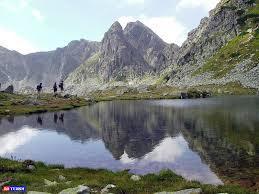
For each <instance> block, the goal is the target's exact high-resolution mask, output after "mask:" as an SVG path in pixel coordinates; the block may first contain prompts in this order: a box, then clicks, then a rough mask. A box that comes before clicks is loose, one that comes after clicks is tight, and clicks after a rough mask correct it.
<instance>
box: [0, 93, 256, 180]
mask: <svg viewBox="0 0 259 194" xmlns="http://www.w3.org/2000/svg"><path fill="white" fill-rule="evenodd" d="M258 139H259V97H250V96H243V97H224V98H209V99H197V100H159V101H114V102H102V103H98V104H95V105H92V106H89V107H83V108H80V109H76V110H71V111H62V112H56V113H45V114H38V115H31V116H17V117H6V118H2V119H0V156H2V157H8V158H12V157H15V158H17V159H33V160H39V161H44V162H46V163H54V164H57V163H61V164H65V166H66V167H89V168H107V169H110V170H114V171H116V170H122V169H131V172H133V173H138V174H146V173H151V172H159V171H160V170H162V169H171V170H173V171H174V172H176V173H177V174H179V175H182V176H183V177H185V178H187V179H190V180H198V181H200V182H203V183H212V184H222V178H221V177H224V176H230V177H231V178H232V179H235V178H237V177H238V178H242V177H244V178H246V179H247V178H248V179H253V178H255V177H258V174H257V172H258V169H259V166H258V164H259V160H258V154H259V142H258Z"/></svg>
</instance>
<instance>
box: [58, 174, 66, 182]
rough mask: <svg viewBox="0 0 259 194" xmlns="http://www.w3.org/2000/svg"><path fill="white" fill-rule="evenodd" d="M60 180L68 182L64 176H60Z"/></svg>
mask: <svg viewBox="0 0 259 194" xmlns="http://www.w3.org/2000/svg"><path fill="white" fill-rule="evenodd" d="M58 179H59V180H60V181H65V180H66V177H64V176H62V175H59V176H58Z"/></svg>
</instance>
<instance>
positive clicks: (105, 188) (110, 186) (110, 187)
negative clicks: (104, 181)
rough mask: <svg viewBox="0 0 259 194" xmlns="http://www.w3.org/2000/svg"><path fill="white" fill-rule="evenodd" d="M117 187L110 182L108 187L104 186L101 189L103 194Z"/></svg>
mask: <svg viewBox="0 0 259 194" xmlns="http://www.w3.org/2000/svg"><path fill="white" fill-rule="evenodd" d="M115 187H116V186H115V185H113V184H109V185H107V186H106V187H104V188H103V189H102V190H101V194H106V193H109V190H110V189H112V188H115Z"/></svg>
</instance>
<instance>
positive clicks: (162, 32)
mask: <svg viewBox="0 0 259 194" xmlns="http://www.w3.org/2000/svg"><path fill="white" fill-rule="evenodd" d="M136 20H139V21H141V22H142V23H143V24H145V25H146V26H148V27H149V28H150V29H152V30H153V31H154V32H155V33H156V34H157V35H158V36H160V37H161V38H162V39H163V40H164V41H165V42H168V43H176V44H178V45H181V44H182V43H183V41H185V40H186V38H187V33H188V30H187V28H186V27H185V26H184V25H183V24H182V23H181V22H179V21H178V20H177V19H176V18H175V17H173V16H171V17H147V16H145V15H141V16H139V17H134V16H122V17H120V18H118V21H119V22H120V23H121V25H122V26H123V27H125V26H126V25H127V23H128V22H135V21H136Z"/></svg>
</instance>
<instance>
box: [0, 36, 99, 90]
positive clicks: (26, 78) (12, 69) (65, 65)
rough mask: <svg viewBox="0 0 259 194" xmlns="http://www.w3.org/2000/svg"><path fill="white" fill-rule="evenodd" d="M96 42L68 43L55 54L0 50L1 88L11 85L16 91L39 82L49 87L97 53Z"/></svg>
mask: <svg viewBox="0 0 259 194" xmlns="http://www.w3.org/2000/svg"><path fill="white" fill-rule="evenodd" d="M99 46H100V45H99V43H97V42H89V41H86V40H83V39H82V40H80V41H72V42H70V43H69V44H68V45H67V46H66V47H64V48H58V49H56V50H55V51H49V52H38V53H32V54H28V55H21V54H19V53H18V52H16V51H10V50H8V49H4V48H2V47H1V48H0V75H2V76H1V78H0V83H2V85H3V87H4V86H7V85H8V84H14V86H15V89H16V90H20V89H21V88H23V87H26V86H29V87H33V88H34V87H35V85H36V84H38V83H39V82H42V83H43V84H44V86H48V87H50V86H52V84H53V83H54V82H55V81H57V82H58V81H60V80H61V79H65V78H66V76H67V75H68V74H69V73H70V72H72V71H73V70H74V69H75V68H76V67H78V66H79V65H80V64H81V63H82V62H83V61H85V60H86V59H88V58H89V57H91V56H92V55H93V54H94V53H96V52H97V51H98V50H99Z"/></svg>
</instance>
